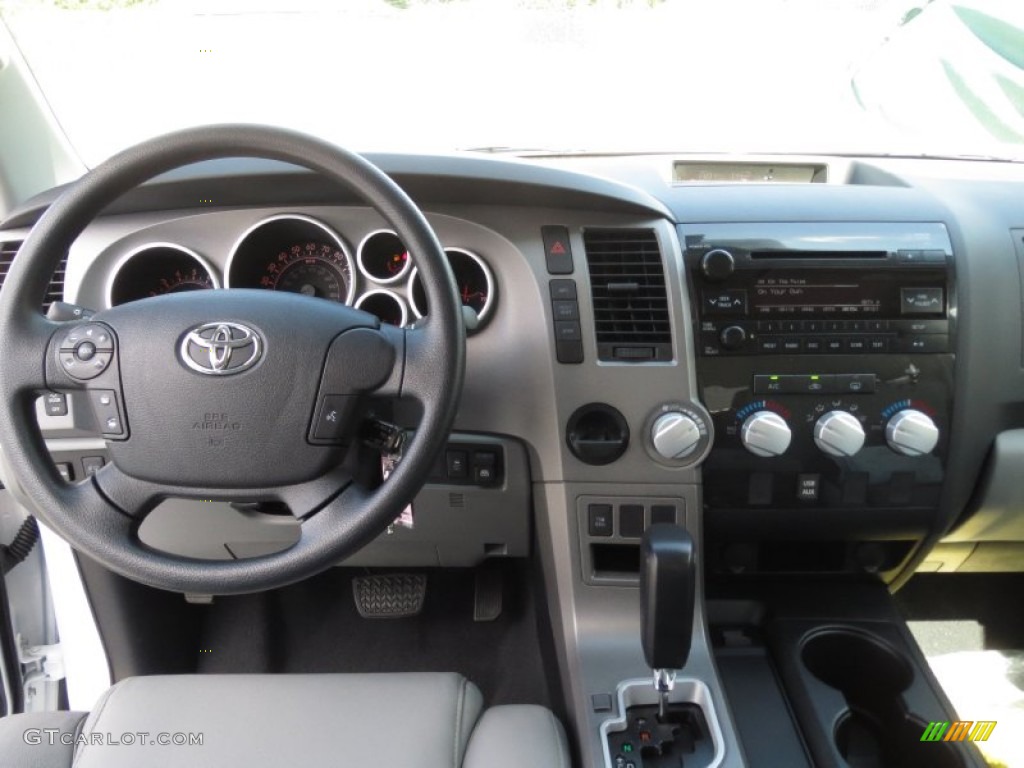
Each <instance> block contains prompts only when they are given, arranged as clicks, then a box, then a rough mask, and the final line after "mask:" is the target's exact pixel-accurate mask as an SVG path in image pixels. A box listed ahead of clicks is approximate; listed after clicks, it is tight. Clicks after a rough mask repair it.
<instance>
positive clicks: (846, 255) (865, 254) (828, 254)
mask: <svg viewBox="0 0 1024 768" xmlns="http://www.w3.org/2000/svg"><path fill="white" fill-rule="evenodd" d="M888 256H889V253H888V252H887V251H785V250H771V251H751V252H750V258H751V259H885V258H887V257H888Z"/></svg>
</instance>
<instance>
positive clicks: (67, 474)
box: [56, 461, 75, 483]
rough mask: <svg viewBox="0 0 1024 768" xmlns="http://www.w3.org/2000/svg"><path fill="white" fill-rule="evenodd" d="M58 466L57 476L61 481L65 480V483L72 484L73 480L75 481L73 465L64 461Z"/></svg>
mask: <svg viewBox="0 0 1024 768" xmlns="http://www.w3.org/2000/svg"><path fill="white" fill-rule="evenodd" d="M56 466H57V474H59V475H60V479H61V480H63V481H64V482H65V483H70V482H71V481H72V480H74V479H75V476H74V474H73V473H72V472H71V465H70V464H69V463H68V462H66V461H62V462H60V463H59V464H57V465H56Z"/></svg>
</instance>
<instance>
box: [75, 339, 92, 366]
mask: <svg viewBox="0 0 1024 768" xmlns="http://www.w3.org/2000/svg"><path fill="white" fill-rule="evenodd" d="M95 356H96V345H95V344H93V343H92V342H91V341H80V342H78V344H77V345H76V346H75V357H77V358H78V359H79V360H81V361H82V362H83V363H87V362H89V361H90V360H92V359H93V358H94V357H95Z"/></svg>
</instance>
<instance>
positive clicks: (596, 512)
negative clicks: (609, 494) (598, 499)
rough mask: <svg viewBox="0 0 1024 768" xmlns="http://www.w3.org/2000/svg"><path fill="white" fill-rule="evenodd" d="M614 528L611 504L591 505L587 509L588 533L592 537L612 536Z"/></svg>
mask: <svg viewBox="0 0 1024 768" xmlns="http://www.w3.org/2000/svg"><path fill="white" fill-rule="evenodd" d="M614 527H615V524H614V522H613V520H612V505H611V504H591V505H590V506H588V507H587V532H588V533H589V534H590V535H591V536H611V535H612V530H613V529H614Z"/></svg>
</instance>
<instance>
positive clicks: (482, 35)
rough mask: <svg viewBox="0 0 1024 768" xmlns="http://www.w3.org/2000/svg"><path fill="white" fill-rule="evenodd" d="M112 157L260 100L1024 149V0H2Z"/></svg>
mask: <svg viewBox="0 0 1024 768" xmlns="http://www.w3.org/2000/svg"><path fill="white" fill-rule="evenodd" d="M0 3H2V6H0V7H2V8H3V17H4V20H5V21H6V22H7V24H8V26H9V27H10V29H11V30H12V32H13V34H14V36H15V38H16V40H17V42H18V44H19V47H20V48H21V50H22V53H23V54H24V56H25V58H26V60H27V62H28V63H29V65H30V67H31V69H32V71H33V73H34V75H35V76H36V78H37V80H38V81H39V84H40V86H41V88H42V91H43V93H44V94H45V96H46V99H47V100H48V102H49V104H50V106H51V107H52V109H53V111H54V113H55V114H56V116H57V118H58V120H59V122H60V124H61V126H62V127H63V129H64V130H65V132H66V133H67V135H68V137H69V138H70V140H71V142H72V144H73V146H74V147H75V148H76V149H77V150H78V152H79V154H80V155H81V156H82V158H83V159H84V160H85V162H86V163H87V164H88V165H95V164H96V163H97V162H99V161H101V160H102V159H104V158H105V157H107V156H109V155H110V154H112V153H114V152H116V151H118V150H119V149H122V148H124V147H125V146H127V145H129V144H131V143H133V142H136V141H139V140H141V139H144V138H148V137H150V136H154V135H157V134H160V133H163V132H166V131H169V130H172V129H175V128H179V127H185V126H190V125H199V124H204V123H215V122H238V121H244V122H258V123H268V124H275V125H281V126H287V127H292V128H296V129H299V130H303V131H307V132H311V133H314V134H316V135H319V136H322V137H324V138H327V139H330V140H332V141H335V142H337V143H339V144H342V145H345V146H348V147H350V148H353V149H356V150H362V151H367V150H392V151H436V150H440V151H447V150H455V149H489V150H490V151H512V152H524V151H527V150H545V151H554V152H563V151H564V152H577V151H586V152H644V151H667V152H803V153H818V152H821V153H843V154H856V153H864V154H898V155H919V154H932V155H946V156H996V157H1004V158H1020V157H1022V156H1024V3H1020V2H1017V0H962V1H960V0H958V2H955V3H954V2H948V1H947V0H934V1H933V2H927V0H917V1H916V2H915V1H914V0H758V2H753V1H752V0H347V1H346V2H344V3H337V2H334V1H333V0H291V2H284V1H283V0H278V1H277V2H259V1H258V0H203V1H201V2H200V1H199V0H196V1H194V2H186V1H183V0H45V1H44V0H20V1H18V0H0Z"/></svg>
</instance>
